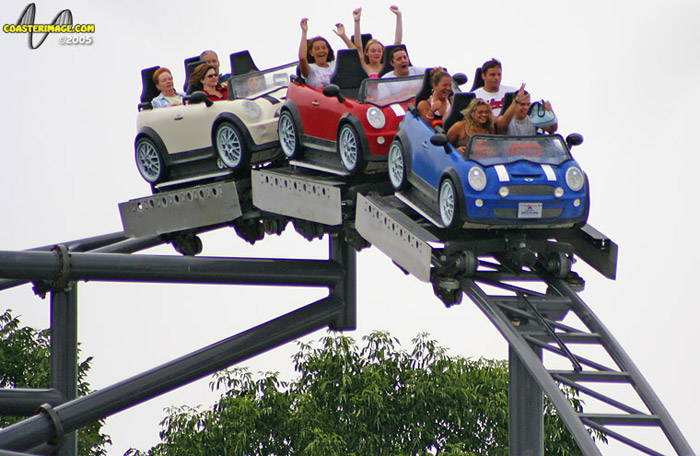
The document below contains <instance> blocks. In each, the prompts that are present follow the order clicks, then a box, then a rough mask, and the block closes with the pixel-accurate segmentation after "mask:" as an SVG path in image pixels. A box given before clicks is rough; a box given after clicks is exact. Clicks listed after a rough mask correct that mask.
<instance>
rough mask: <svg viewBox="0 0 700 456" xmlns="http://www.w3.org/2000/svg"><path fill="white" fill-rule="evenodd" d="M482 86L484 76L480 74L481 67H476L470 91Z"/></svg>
mask: <svg viewBox="0 0 700 456" xmlns="http://www.w3.org/2000/svg"><path fill="white" fill-rule="evenodd" d="M483 86H484V77H483V76H482V75H481V67H477V69H476V73H474V83H472V88H471V90H470V92H473V91H475V90H476V89H479V88H481V87H483Z"/></svg>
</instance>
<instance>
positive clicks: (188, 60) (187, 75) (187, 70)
mask: <svg viewBox="0 0 700 456" xmlns="http://www.w3.org/2000/svg"><path fill="white" fill-rule="evenodd" d="M192 62H199V63H201V62H203V60H202V59H200V58H199V56H198V55H195V56H194V57H189V58H186V59H185V83H184V84H183V85H182V90H184V91H185V93H187V84H189V80H190V70H194V67H196V66H197V65H194V66H193V67H192V68H190V67H189V65H190V63H192Z"/></svg>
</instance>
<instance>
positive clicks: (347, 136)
mask: <svg viewBox="0 0 700 456" xmlns="http://www.w3.org/2000/svg"><path fill="white" fill-rule="evenodd" d="M339 139H340V141H339V144H338V149H339V150H340V160H341V161H342V162H343V166H345V169H347V170H348V171H352V170H354V169H355V167H356V166H357V138H356V137H355V132H353V131H352V128H351V127H349V126H347V125H345V126H344V127H343V128H342V130H340V138H339Z"/></svg>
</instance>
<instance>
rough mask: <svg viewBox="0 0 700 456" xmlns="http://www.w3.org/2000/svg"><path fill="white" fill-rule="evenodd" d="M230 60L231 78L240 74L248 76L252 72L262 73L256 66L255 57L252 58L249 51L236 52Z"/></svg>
mask: <svg viewBox="0 0 700 456" xmlns="http://www.w3.org/2000/svg"><path fill="white" fill-rule="evenodd" d="M229 60H230V61H231V76H238V75H239V74H246V73H250V72H251V71H260V70H259V69H258V67H257V66H256V65H255V62H253V57H251V55H250V52H248V50H247V49H246V50H245V51H240V52H234V53H233V54H231V55H230V56H229Z"/></svg>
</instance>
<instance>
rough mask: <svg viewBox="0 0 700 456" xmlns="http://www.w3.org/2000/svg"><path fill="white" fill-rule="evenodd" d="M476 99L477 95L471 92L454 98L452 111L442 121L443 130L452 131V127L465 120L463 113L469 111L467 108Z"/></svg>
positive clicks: (457, 94) (456, 94)
mask: <svg viewBox="0 0 700 456" xmlns="http://www.w3.org/2000/svg"><path fill="white" fill-rule="evenodd" d="M474 98H476V95H475V94H473V93H471V92H459V93H455V94H454V95H453V96H452V109H451V110H450V113H449V114H447V117H446V118H445V119H444V120H443V121H442V128H443V129H444V130H445V131H450V127H451V126H452V125H454V124H455V123H457V122H459V121H460V120H462V119H463V118H464V116H463V115H462V111H464V110H465V109H467V106H469V103H471V102H472V100H473V99H474Z"/></svg>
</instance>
